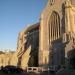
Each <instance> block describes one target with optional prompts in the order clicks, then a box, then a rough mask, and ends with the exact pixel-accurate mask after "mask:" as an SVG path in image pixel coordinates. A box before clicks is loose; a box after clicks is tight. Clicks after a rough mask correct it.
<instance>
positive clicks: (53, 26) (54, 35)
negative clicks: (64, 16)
mask: <svg viewBox="0 0 75 75" xmlns="http://www.w3.org/2000/svg"><path fill="white" fill-rule="evenodd" d="M60 30H61V29H60V17H59V14H58V13H57V12H55V11H53V12H52V14H51V16H50V21H49V39H50V42H51V41H53V40H57V39H58V38H59V37H60V34H61V31H60Z"/></svg>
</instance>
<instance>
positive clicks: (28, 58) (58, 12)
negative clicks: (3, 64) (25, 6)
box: [10, 0, 75, 69]
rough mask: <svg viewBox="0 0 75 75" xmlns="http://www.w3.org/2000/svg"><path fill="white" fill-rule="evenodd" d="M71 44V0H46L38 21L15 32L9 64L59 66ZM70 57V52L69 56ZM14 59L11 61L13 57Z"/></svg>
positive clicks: (74, 40) (74, 27)
mask: <svg viewBox="0 0 75 75" xmlns="http://www.w3.org/2000/svg"><path fill="white" fill-rule="evenodd" d="M74 48H75V6H74V2H73V0H48V3H47V5H46V7H45V9H44V10H43V11H42V13H41V16H40V22H39V23H36V24H33V25H30V26H28V27H27V28H25V29H23V30H22V31H21V32H20V33H19V37H18V43H17V51H16V52H15V53H14V54H13V57H12V58H11V62H10V65H14V66H19V67H21V68H22V69H26V68H27V67H49V66H59V65H60V66H62V65H64V64H66V63H67V62H68V57H70V58H72V56H70V55H72V54H71V53H69V52H70V51H72V50H73V49H74ZM73 58H74V56H73ZM14 60H15V61H14Z"/></svg>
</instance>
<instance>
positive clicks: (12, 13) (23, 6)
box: [0, 0, 47, 50]
mask: <svg viewBox="0 0 75 75" xmlns="http://www.w3.org/2000/svg"><path fill="white" fill-rule="evenodd" d="M46 3H47V0H0V50H5V49H11V50H16V46H17V45H16V44H17V38H18V34H19V32H20V31H21V30H22V29H24V28H25V27H26V26H27V25H29V24H33V23H36V22H38V21H39V18H40V14H41V12H42V10H43V9H44V7H45V5H46Z"/></svg>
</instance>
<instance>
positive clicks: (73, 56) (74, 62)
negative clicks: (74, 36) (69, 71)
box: [67, 49, 75, 69]
mask: <svg viewBox="0 0 75 75" xmlns="http://www.w3.org/2000/svg"><path fill="white" fill-rule="evenodd" d="M67 56H68V61H69V65H70V66H71V68H73V69H75V49H73V50H71V51H69V52H68V53H67Z"/></svg>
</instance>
